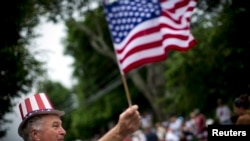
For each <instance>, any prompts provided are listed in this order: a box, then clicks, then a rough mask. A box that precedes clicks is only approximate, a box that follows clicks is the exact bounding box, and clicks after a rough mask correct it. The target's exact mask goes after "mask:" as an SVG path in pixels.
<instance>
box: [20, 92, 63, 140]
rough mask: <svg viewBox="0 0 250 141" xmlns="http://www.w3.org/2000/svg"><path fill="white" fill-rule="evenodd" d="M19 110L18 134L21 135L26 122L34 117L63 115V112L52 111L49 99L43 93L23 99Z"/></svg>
mask: <svg viewBox="0 0 250 141" xmlns="http://www.w3.org/2000/svg"><path fill="white" fill-rule="evenodd" d="M19 110H20V114H21V118H22V121H21V123H20V125H19V127H18V134H19V135H20V136H22V135H21V130H22V129H23V127H24V125H25V124H26V122H27V120H28V119H29V118H31V117H33V116H35V115H42V114H56V115H58V116H62V115H64V111H59V110H56V109H54V107H53V105H52V103H51V102H50V99H49V97H48V96H47V94H45V93H37V94H34V95H32V96H29V97H28V98H25V99H24V100H23V101H22V102H20V104H19Z"/></svg>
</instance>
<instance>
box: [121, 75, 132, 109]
mask: <svg viewBox="0 0 250 141" xmlns="http://www.w3.org/2000/svg"><path fill="white" fill-rule="evenodd" d="M122 82H123V86H124V88H125V92H126V96H127V100H128V105H129V106H132V102H131V98H130V93H129V90H128V85H127V81H126V77H125V75H124V74H122Z"/></svg>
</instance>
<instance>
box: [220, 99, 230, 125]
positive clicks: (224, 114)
mask: <svg viewBox="0 0 250 141" xmlns="http://www.w3.org/2000/svg"><path fill="white" fill-rule="evenodd" d="M216 118H217V119H218V122H219V124H221V125H229V124H232V122H231V119H230V118H231V110H230V108H229V106H228V105H226V104H225V103H224V101H223V99H221V98H219V99H218V100H217V107H216Z"/></svg>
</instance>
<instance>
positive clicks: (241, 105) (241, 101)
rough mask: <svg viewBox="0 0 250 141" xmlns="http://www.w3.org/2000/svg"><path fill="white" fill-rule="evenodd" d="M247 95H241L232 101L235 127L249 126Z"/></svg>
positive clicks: (249, 112) (249, 116) (249, 114)
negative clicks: (235, 116) (235, 118)
mask: <svg viewBox="0 0 250 141" xmlns="http://www.w3.org/2000/svg"><path fill="white" fill-rule="evenodd" d="M249 105H250V102H249V95H247V94H242V95H240V96H239V97H237V98H236V99H235V100H234V103H233V109H234V112H235V114H236V115H238V118H237V120H236V123H235V124H236V125H240V124H250V111H249Z"/></svg>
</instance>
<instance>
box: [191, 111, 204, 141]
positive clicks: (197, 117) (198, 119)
mask: <svg viewBox="0 0 250 141" xmlns="http://www.w3.org/2000/svg"><path fill="white" fill-rule="evenodd" d="M193 112H194V122H195V133H194V136H195V137H196V138H197V139H199V140H206V138H207V132H206V127H207V126H206V117H205V116H204V115H203V114H202V113H201V112H200V110H199V109H195V110H194V111H193Z"/></svg>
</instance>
